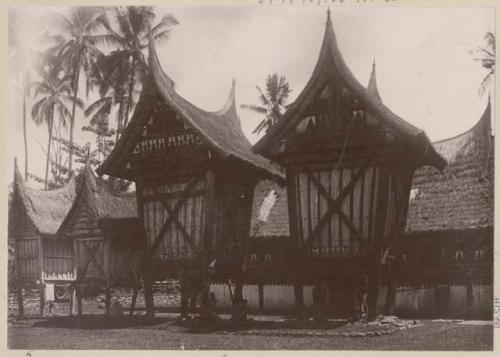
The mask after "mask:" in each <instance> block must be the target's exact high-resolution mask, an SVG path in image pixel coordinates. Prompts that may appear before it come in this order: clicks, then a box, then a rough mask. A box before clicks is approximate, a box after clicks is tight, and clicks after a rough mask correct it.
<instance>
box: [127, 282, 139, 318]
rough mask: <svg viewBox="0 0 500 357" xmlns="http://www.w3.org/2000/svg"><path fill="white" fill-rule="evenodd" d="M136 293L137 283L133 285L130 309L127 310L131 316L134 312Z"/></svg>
mask: <svg viewBox="0 0 500 357" xmlns="http://www.w3.org/2000/svg"><path fill="white" fill-rule="evenodd" d="M138 293H139V285H134V291H133V293H132V302H131V304H130V311H129V315H130V316H132V315H133V314H134V310H135V304H136V302H137V295H138Z"/></svg>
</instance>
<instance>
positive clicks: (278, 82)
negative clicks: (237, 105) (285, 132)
mask: <svg viewBox="0 0 500 357" xmlns="http://www.w3.org/2000/svg"><path fill="white" fill-rule="evenodd" d="M265 85H266V92H264V91H263V90H262V89H261V88H260V87H259V86H256V88H257V91H258V93H259V101H260V102H261V104H262V105H261V106H259V105H249V104H243V105H241V108H243V109H248V110H252V111H254V112H257V113H259V114H265V118H264V119H263V120H262V121H261V122H260V123H259V124H258V125H257V127H256V128H255V130H254V131H253V133H260V132H262V131H264V130H265V131H266V132H267V131H268V130H269V129H270V128H271V127H272V126H273V125H274V124H275V123H276V122H277V121H278V119H279V118H280V117H281V114H282V113H283V111H284V109H285V105H286V102H287V100H288V96H289V94H290V92H291V89H290V85H289V84H288V82H287V81H286V78H285V77H284V76H278V74H276V73H274V74H272V75H268V76H267V78H266V83H265Z"/></svg>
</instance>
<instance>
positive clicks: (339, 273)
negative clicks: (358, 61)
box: [254, 11, 446, 319]
mask: <svg viewBox="0 0 500 357" xmlns="http://www.w3.org/2000/svg"><path fill="white" fill-rule="evenodd" d="M254 151H255V152H256V153H259V154H262V155H264V156H265V157H267V158H269V159H271V160H273V161H275V162H277V163H279V164H280V165H282V166H283V167H284V168H285V170H286V180H287V195H288V197H287V201H288V215H289V223H290V237H291V239H290V246H291V252H290V254H289V257H288V258H287V259H286V261H288V263H287V272H288V276H290V279H292V280H293V285H294V291H295V296H296V304H297V309H298V310H301V309H303V306H304V301H303V296H304V294H303V286H307V285H313V286H315V288H316V289H314V290H313V291H314V292H315V294H313V295H315V300H316V301H317V302H318V304H317V305H318V306H325V302H326V300H327V298H328V295H329V294H330V295H331V294H336V295H337V297H336V299H337V300H338V308H337V310H338V315H342V314H343V313H344V314H345V313H347V314H349V311H350V310H351V309H352V306H353V304H355V303H356V302H355V301H353V300H357V301H358V306H361V305H362V303H363V301H365V299H366V302H367V305H368V307H369V318H370V319H373V318H374V317H375V316H376V315H377V313H378V311H379V307H380V306H379V305H380V300H381V296H382V295H383V289H382V288H383V286H385V285H390V280H389V277H390V275H389V271H390V270H391V266H392V261H391V259H389V256H390V255H391V251H392V249H393V245H394V243H395V242H396V241H397V240H398V239H399V238H400V237H401V235H402V233H403V232H404V228H405V222H406V213H407V207H408V201H409V195H410V186H411V181H412V177H413V173H414V171H415V170H416V169H418V168H419V167H422V166H424V165H430V166H434V167H436V168H437V169H440V170H441V169H443V168H444V166H445V165H446V161H445V160H444V159H443V158H442V157H441V156H440V155H439V154H438V153H437V152H436V151H435V150H434V148H433V147H432V145H431V143H430V141H429V139H428V138H427V136H426V134H425V133H424V132H423V131H422V130H420V129H418V128H416V127H415V126H413V125H411V124H409V123H408V122H406V121H404V120H403V119H402V118H400V117H398V116H397V115H396V114H394V113H393V112H392V111H391V110H390V109H389V108H387V107H386V106H385V105H384V104H383V103H382V102H381V101H380V99H379V98H377V96H376V95H374V94H372V93H370V92H369V91H368V90H367V89H366V88H365V87H363V86H362V85H361V84H360V83H359V82H358V80H357V79H356V78H355V77H354V75H353V74H352V72H351V71H350V69H349V68H348V66H347V65H346V63H345V62H344V59H343V57H342V54H341V53H340V50H339V47H338V44H337V39H336V36H335V33H334V29H333V24H332V21H331V16H330V11H328V15H327V21H326V29H325V33H324V37H323V43H322V46H321V50H320V54H319V58H318V61H317V63H316V66H315V68H314V70H313V73H312V75H311V78H310V79H309V81H308V82H307V84H306V86H305V88H304V89H303V90H302V92H301V93H300V94H299V95H298V97H297V99H296V100H295V101H294V102H293V103H292V104H291V105H289V106H288V108H287V110H286V112H285V113H284V115H283V116H282V117H281V118H280V120H278V122H277V123H276V125H275V126H273V127H272V128H271V129H270V130H269V131H268V132H267V134H266V135H265V136H264V137H263V138H262V139H260V140H259V141H258V142H257V143H256V144H255V145H254Z"/></svg>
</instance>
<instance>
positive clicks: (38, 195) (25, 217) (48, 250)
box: [8, 162, 76, 315]
mask: <svg viewBox="0 0 500 357" xmlns="http://www.w3.org/2000/svg"><path fill="white" fill-rule="evenodd" d="M14 166H15V167H14V189H13V197H12V202H11V207H10V210H9V219H8V225H9V227H8V235H9V241H13V242H14V251H15V287H16V291H17V295H18V299H17V301H18V306H19V315H23V314H24V304H23V290H27V289H33V288H36V289H39V291H40V313H41V314H42V315H43V313H44V308H45V305H46V302H48V301H49V302H50V301H67V300H68V299H70V296H69V295H70V294H69V291H70V289H69V284H70V283H71V282H73V281H74V279H75V272H74V269H73V245H72V244H71V243H70V242H68V241H67V240H64V239H60V237H59V236H58V235H57V230H58V229H59V226H60V225H61V223H62V221H63V220H64V218H65V217H66V215H67V214H68V212H69V210H70V208H71V204H72V202H73V199H74V198H75V194H76V193H75V181H74V180H71V181H70V182H69V183H67V184H66V185H65V186H64V187H61V188H58V189H54V190H40V189H34V188H31V187H29V186H28V185H27V184H26V182H24V180H23V178H22V176H21V174H20V173H19V170H18V168H17V162H16V163H15V164H14Z"/></svg>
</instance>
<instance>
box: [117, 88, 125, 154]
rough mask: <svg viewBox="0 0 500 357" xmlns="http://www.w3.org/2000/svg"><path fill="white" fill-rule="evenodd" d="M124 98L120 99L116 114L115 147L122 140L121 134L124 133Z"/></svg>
mask: <svg viewBox="0 0 500 357" xmlns="http://www.w3.org/2000/svg"><path fill="white" fill-rule="evenodd" d="M123 108H124V104H123V97H122V98H121V99H120V104H119V105H118V112H117V113H116V122H117V123H116V134H115V145H116V143H117V142H118V139H119V138H120V132H121V131H122V122H123Z"/></svg>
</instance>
